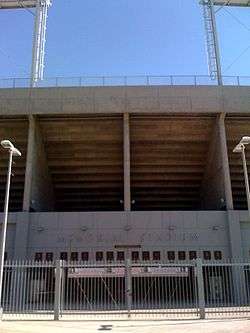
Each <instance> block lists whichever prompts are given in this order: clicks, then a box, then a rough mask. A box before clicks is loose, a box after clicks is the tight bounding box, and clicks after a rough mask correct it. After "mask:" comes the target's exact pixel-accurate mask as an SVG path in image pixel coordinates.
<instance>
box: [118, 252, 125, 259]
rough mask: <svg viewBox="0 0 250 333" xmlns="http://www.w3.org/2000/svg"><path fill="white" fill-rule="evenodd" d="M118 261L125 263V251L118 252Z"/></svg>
mask: <svg viewBox="0 0 250 333" xmlns="http://www.w3.org/2000/svg"><path fill="white" fill-rule="evenodd" d="M116 259H117V260H118V261H124V260H125V253H124V251H118V252H117V256H116Z"/></svg>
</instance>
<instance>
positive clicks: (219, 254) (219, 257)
mask: <svg viewBox="0 0 250 333" xmlns="http://www.w3.org/2000/svg"><path fill="white" fill-rule="evenodd" d="M214 259H215V260H222V252H221V251H214Z"/></svg>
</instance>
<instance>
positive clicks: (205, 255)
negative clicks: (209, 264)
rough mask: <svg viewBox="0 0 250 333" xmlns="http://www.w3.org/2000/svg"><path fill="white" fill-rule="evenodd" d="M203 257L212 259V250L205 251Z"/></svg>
mask: <svg viewBox="0 0 250 333" xmlns="http://www.w3.org/2000/svg"><path fill="white" fill-rule="evenodd" d="M203 259H204V260H211V251H203Z"/></svg>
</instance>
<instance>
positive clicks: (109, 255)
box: [106, 251, 114, 261]
mask: <svg viewBox="0 0 250 333" xmlns="http://www.w3.org/2000/svg"><path fill="white" fill-rule="evenodd" d="M106 260H107V261H114V252H113V251H107V253H106Z"/></svg>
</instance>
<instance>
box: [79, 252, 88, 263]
mask: <svg viewBox="0 0 250 333" xmlns="http://www.w3.org/2000/svg"><path fill="white" fill-rule="evenodd" d="M81 259H82V261H88V260H89V253H88V252H82V254H81Z"/></svg>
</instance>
